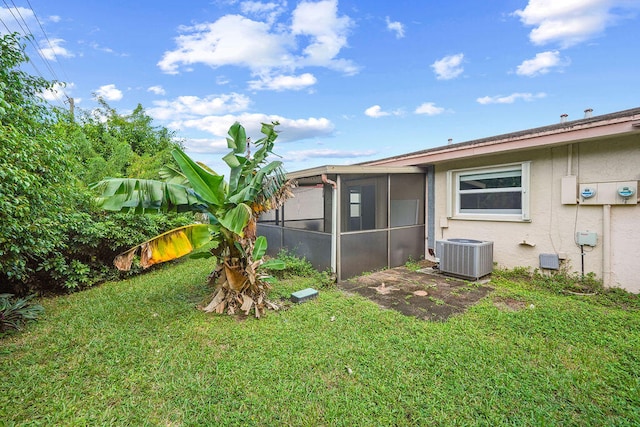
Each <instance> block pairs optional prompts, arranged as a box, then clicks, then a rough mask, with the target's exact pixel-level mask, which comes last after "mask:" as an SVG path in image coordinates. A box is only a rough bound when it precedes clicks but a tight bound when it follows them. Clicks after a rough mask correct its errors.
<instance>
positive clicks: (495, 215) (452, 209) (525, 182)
mask: <svg viewBox="0 0 640 427" xmlns="http://www.w3.org/2000/svg"><path fill="white" fill-rule="evenodd" d="M510 171H520V173H521V183H520V185H521V186H520V193H521V195H522V209H521V212H518V213H514V212H498V211H494V212H492V211H488V212H487V213H481V212H474V213H467V212H460V194H461V192H460V191H461V190H459V189H460V178H461V177H464V176H468V175H476V174H480V175H484V174H495V173H504V172H510ZM530 183H531V162H529V161H527V162H519V163H509V164H503V165H495V166H487V167H481V168H467V169H452V170H449V171H447V195H448V197H447V217H448V218H450V219H465V220H478V221H516V222H529V221H531V216H530ZM513 190H514V188H510V189H509V191H513ZM462 191H463V192H464V190H462ZM470 191H473V190H470ZM492 191H495V189H492ZM498 191H499V190H498Z"/></svg>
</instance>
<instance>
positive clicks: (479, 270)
mask: <svg viewBox="0 0 640 427" xmlns="http://www.w3.org/2000/svg"><path fill="white" fill-rule="evenodd" d="M436 256H437V257H438V258H440V271H442V272H443V273H445V274H449V275H451V276H457V277H462V278H464V279H473V280H477V279H479V278H480V277H482V276H486V275H487V274H490V273H491V272H492V271H493V242H488V241H481V240H473V239H448V240H438V241H436Z"/></svg>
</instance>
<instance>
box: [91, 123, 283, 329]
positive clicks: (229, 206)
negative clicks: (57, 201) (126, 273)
mask: <svg viewBox="0 0 640 427" xmlns="http://www.w3.org/2000/svg"><path fill="white" fill-rule="evenodd" d="M275 125H277V123H273V124H263V125H262V133H263V134H264V135H265V136H264V137H263V138H262V139H260V140H258V141H257V142H256V143H255V145H256V148H257V149H256V150H255V153H254V155H253V157H251V156H250V155H249V154H248V153H245V151H246V147H247V141H248V140H247V137H246V133H245V129H244V127H242V126H241V125H240V124H239V123H235V124H233V125H232V126H231V128H230V129H229V137H228V138H227V145H228V147H229V148H230V149H231V150H232V151H231V152H230V153H229V154H227V155H226V156H224V158H223V160H224V161H225V162H226V164H227V165H228V166H229V167H230V174H229V181H228V182H226V181H225V180H224V177H223V176H221V175H218V174H216V173H215V172H213V171H212V170H210V169H209V168H208V167H206V166H205V165H202V164H198V163H196V162H194V161H193V160H192V159H191V158H189V157H188V156H187V155H186V154H185V153H184V152H183V151H182V150H180V149H175V150H173V152H172V154H173V157H174V159H175V161H176V163H177V164H178V166H179V170H178V169H171V168H167V169H165V170H164V177H165V178H166V180H165V181H152V180H144V179H131V178H119V179H118V178H114V179H108V180H104V181H101V182H99V183H97V184H95V185H94V188H96V189H97V190H98V191H100V193H101V195H100V197H99V198H98V204H99V205H100V206H102V207H103V208H104V209H107V210H113V211H119V210H122V209H129V210H133V211H135V212H138V213H144V212H145V211H149V210H163V211H171V210H192V211H196V212H203V213H206V215H207V216H208V218H209V223H208V224H193V225H189V226H185V227H180V228H177V229H174V230H171V231H169V232H167V233H164V234H162V235H160V236H157V237H155V238H153V239H151V240H149V241H147V242H144V243H142V244H140V245H138V246H135V247H133V248H132V249H130V250H128V251H127V252H125V253H122V254H121V255H119V256H118V257H117V258H116V260H115V264H116V266H117V267H118V268H119V269H122V270H127V269H129V268H131V265H132V262H133V259H134V257H135V256H136V254H137V253H138V251H139V252H140V263H141V264H142V266H143V267H147V266H150V265H153V264H156V263H159V262H164V261H168V260H170V259H175V258H177V257H181V256H183V255H186V254H188V253H190V252H192V251H193V249H195V248H197V247H199V246H202V245H203V244H205V243H207V242H209V241H211V240H213V242H214V244H213V249H211V251H210V252H209V253H206V255H207V256H215V257H216V258H217V261H218V262H217V266H216V268H215V270H214V271H213V272H212V273H211V275H210V276H209V282H210V283H211V284H213V285H215V286H216V288H215V290H214V292H213V295H212V298H211V302H210V303H209V304H207V305H206V306H205V307H203V309H204V310H205V311H207V312H217V313H222V312H224V311H227V312H228V313H229V314H233V313H236V312H238V311H243V312H245V313H246V314H248V313H249V312H250V311H251V310H252V309H253V310H254V313H255V315H256V317H260V315H261V314H263V313H264V310H265V309H266V308H269V307H271V308H276V306H275V304H273V303H271V302H269V301H268V300H267V299H266V290H267V289H268V284H267V283H266V282H265V281H264V280H263V277H261V275H260V274H259V272H258V269H259V268H260V267H261V266H263V262H264V258H263V256H264V254H265V252H266V247H267V244H266V239H265V238H264V237H256V222H257V218H258V216H259V215H260V214H261V213H262V212H264V211H266V210H269V209H273V208H276V207H278V206H280V205H281V204H282V203H284V201H285V200H286V199H287V198H288V197H290V196H291V195H292V193H291V191H290V189H291V187H292V185H293V184H292V182H290V181H288V180H287V179H286V177H285V174H284V171H283V169H282V162H280V161H271V162H267V157H268V156H269V155H270V154H271V153H272V150H273V146H274V142H275V140H276V138H277V132H276V131H275V129H274V126H275ZM270 266H271V268H274V267H275V268H277V263H276V262H271V263H270Z"/></svg>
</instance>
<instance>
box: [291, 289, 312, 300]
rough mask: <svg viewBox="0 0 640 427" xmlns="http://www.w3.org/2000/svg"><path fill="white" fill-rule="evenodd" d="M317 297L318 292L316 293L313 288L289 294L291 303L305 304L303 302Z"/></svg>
mask: <svg viewBox="0 0 640 427" xmlns="http://www.w3.org/2000/svg"><path fill="white" fill-rule="evenodd" d="M317 296H318V291H316V290H315V289H313V288H307V289H303V290H301V291H298V292H294V293H292V294H291V301H293V302H305V301H307V300H310V299H312V298H315V297H317Z"/></svg>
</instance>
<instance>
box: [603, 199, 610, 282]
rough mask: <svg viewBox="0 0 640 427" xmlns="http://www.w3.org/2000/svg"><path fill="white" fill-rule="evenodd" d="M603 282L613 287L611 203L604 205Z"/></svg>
mask: <svg viewBox="0 0 640 427" xmlns="http://www.w3.org/2000/svg"><path fill="white" fill-rule="evenodd" d="M602 282H603V284H604V286H605V287H607V288H608V287H611V205H602Z"/></svg>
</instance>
